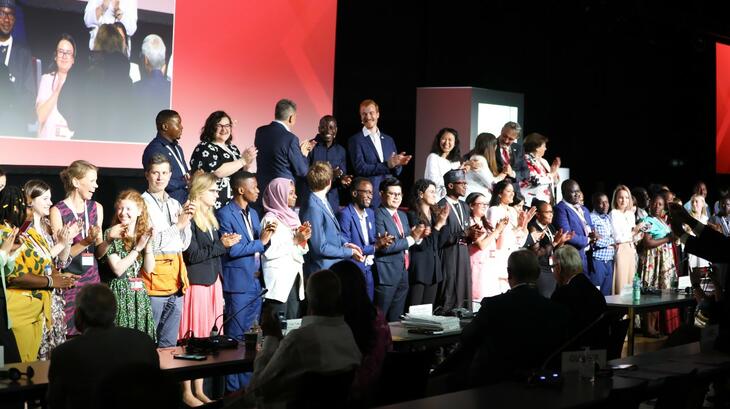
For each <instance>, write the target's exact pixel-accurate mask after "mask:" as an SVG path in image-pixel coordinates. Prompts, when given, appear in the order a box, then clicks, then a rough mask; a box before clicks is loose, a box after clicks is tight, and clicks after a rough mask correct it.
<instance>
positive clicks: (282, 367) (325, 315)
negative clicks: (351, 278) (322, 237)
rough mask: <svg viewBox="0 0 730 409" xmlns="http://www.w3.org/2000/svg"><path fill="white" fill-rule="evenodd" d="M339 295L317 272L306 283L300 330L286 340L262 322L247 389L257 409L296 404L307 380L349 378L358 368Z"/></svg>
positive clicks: (334, 282)
mask: <svg viewBox="0 0 730 409" xmlns="http://www.w3.org/2000/svg"><path fill="white" fill-rule="evenodd" d="M341 293H342V290H341V285H340V280H339V278H337V275H336V274H335V273H333V272H332V271H330V270H321V271H318V272H316V273H314V274H312V275H311V276H310V277H309V279H308V280H307V300H308V314H307V315H306V316H305V317H304V318H303V319H302V326H301V327H300V328H298V329H295V330H293V331H291V332H290V333H288V334H287V336H286V338H284V337H283V336H282V334H281V325H280V324H279V321H278V319H276V318H275V317H273V316H271V315H264V316H263V317H262V320H263V321H262V330H263V333H264V347H263V349H262V350H261V351H260V352H258V353H257V354H256V360H255V361H254V373H253V377H252V378H251V383H250V384H249V387H248V389H247V395H249V396H251V395H252V396H253V397H255V398H256V400H257V401H258V402H259V405H258V407H268V405H269V404H271V403H273V402H286V401H289V400H291V399H293V398H295V397H296V392H297V389H298V386H299V383H300V382H301V381H302V380H303V378H304V377H305V376H306V375H307V374H334V373H340V372H348V371H352V370H354V369H355V368H357V367H358V366H359V365H360V362H361V360H362V354H361V353H360V350H359V348H358V345H357V343H356V342H355V338H354V337H353V335H352V330H350V327H349V326H348V325H347V323H346V322H345V319H344V317H343V315H342V313H343V311H342V296H341ZM249 399H250V397H249Z"/></svg>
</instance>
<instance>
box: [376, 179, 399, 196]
mask: <svg viewBox="0 0 730 409" xmlns="http://www.w3.org/2000/svg"><path fill="white" fill-rule="evenodd" d="M400 185H401V184H400V180H398V179H397V178H394V177H393V176H388V177H386V178H385V180H383V181H382V182H381V183H380V191H381V192H387V191H388V188H389V187H391V186H400Z"/></svg>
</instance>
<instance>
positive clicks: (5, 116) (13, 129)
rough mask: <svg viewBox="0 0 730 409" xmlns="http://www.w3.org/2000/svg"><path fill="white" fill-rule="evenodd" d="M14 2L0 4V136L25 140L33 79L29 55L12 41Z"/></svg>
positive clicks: (31, 111)
mask: <svg viewBox="0 0 730 409" xmlns="http://www.w3.org/2000/svg"><path fill="white" fill-rule="evenodd" d="M15 9H16V6H15V0H0V95H2V96H3V97H2V98H1V99H0V101H2V102H0V134H5V135H8V134H9V135H16V136H25V135H26V134H27V133H28V124H29V123H31V122H32V121H33V119H32V118H33V113H34V112H33V99H34V98H35V95H36V86H35V81H34V79H33V69H32V66H31V55H30V51H29V50H28V49H27V48H25V47H24V46H23V45H22V44H20V43H17V42H15V41H13V36H12V34H11V33H12V31H13V27H14V26H15Z"/></svg>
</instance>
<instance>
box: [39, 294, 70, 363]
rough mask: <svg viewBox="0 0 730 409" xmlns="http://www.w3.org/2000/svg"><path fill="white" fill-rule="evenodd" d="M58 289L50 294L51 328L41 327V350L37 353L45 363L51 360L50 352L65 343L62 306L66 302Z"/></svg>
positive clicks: (64, 315)
mask: <svg viewBox="0 0 730 409" xmlns="http://www.w3.org/2000/svg"><path fill="white" fill-rule="evenodd" d="M64 291H65V290H61V289H59V288H57V289H55V290H53V292H52V293H51V322H52V324H51V327H50V328H48V326H47V325H45V321H44V325H43V338H42V339H41V349H40V351H39V352H38V359H40V360H42V361H45V360H48V359H51V351H53V349H54V348H55V347H57V346H59V345H61V344H63V343H64V342H65V341H66V313H65V311H64V306H65V304H66V301H65V299H64V295H63V292H64Z"/></svg>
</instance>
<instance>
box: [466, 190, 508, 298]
mask: <svg viewBox="0 0 730 409" xmlns="http://www.w3.org/2000/svg"><path fill="white" fill-rule="evenodd" d="M466 204H468V205H469V209H470V211H471V219H470V221H469V225H478V226H480V227H481V228H482V234H481V235H480V236H479V237H477V239H476V240H474V241H473V242H472V243H471V244H470V245H469V261H470V262H471V294H472V295H471V298H472V300H474V301H480V300H481V299H482V298H484V297H489V296H492V295H496V294H499V293H500V292H501V288H500V287H501V286H500V280H499V279H498V277H497V276H494V275H487V264H488V263H489V262H490V261H489V259H492V258H494V252H495V251H496V250H497V243H496V239H497V237H499V236H500V235H501V234H502V230H504V228H505V226H507V223H508V221H509V220H508V219H507V218H506V217H505V218H503V219H501V220H499V221H498V222H497V224H496V226H490V225H489V223H488V222H487V208H488V206H489V201H488V200H487V197H486V196H484V195H483V194H481V193H477V192H474V193H471V194H470V195H469V196H467V197H466Z"/></svg>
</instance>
